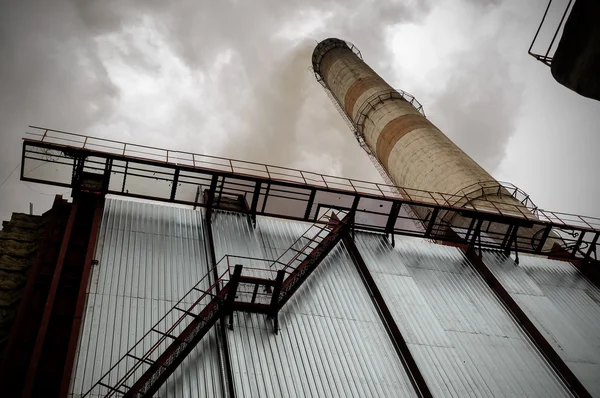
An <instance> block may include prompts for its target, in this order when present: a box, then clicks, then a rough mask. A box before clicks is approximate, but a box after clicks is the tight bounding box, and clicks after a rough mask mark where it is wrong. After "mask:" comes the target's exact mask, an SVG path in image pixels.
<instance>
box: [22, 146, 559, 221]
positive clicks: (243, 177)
mask: <svg viewBox="0 0 600 398" xmlns="http://www.w3.org/2000/svg"><path fill="white" fill-rule="evenodd" d="M25 142H26V143H27V144H28V145H31V146H35V147H41V148H49V149H53V148H54V149H56V145H52V144H48V143H41V142H38V141H29V140H25ZM61 148H62V146H61ZM78 153H80V154H81V155H82V156H84V157H85V156H99V157H110V158H113V159H115V160H122V161H127V160H129V161H135V162H137V163H139V164H145V165H149V166H156V165H157V163H161V162H158V161H153V160H148V159H141V158H131V157H128V156H125V157H123V156H120V155H115V154H112V153H103V152H97V151H90V150H79V152H78ZM161 166H163V167H168V168H175V167H179V168H180V169H181V170H182V171H190V172H200V173H205V174H212V175H215V174H217V175H219V177H232V178H236V179H241V180H246V181H250V182H252V183H255V182H256V181H262V182H269V181H270V180H268V179H264V178H261V177H259V176H249V175H236V174H235V173H228V172H223V171H220V170H213V169H203V170H202V171H199V170H198V168H192V167H186V166H180V165H178V166H174V165H172V164H162V165H161ZM208 178H209V177H208V176H207V179H208ZM24 180H26V181H31V182H39V183H46V184H49V185H56V186H65V187H70V185H69V184H64V183H58V182H52V183H49V182H48V181H44V180H39V179H24ZM169 181H170V180H169ZM360 182H362V181H360ZM276 183H277V184H278V185H281V186H284V187H291V188H298V185H302V187H304V185H303V184H298V183H294V182H288V181H277V182H276ZM376 185H377V184H376ZM306 188H307V189H311V188H310V187H306ZM314 188H316V189H323V187H322V186H315V187H314ZM326 190H327V191H330V192H335V193H342V194H346V195H348V194H349V192H350V191H346V190H342V189H336V188H329V187H327V189H326ZM422 192H424V193H427V194H430V193H429V192H427V191H422ZM110 193H118V191H111V192H110ZM353 194H358V195H360V196H362V197H368V198H373V199H378V200H390V199H383V197H385V195H383V194H382V195H372V194H367V193H353ZM405 195H406V196H407V197H408V199H409V200H410V201H411V202H415V203H414V204H416V205H420V206H421V205H422V206H427V205H431V204H428V203H425V202H420V201H417V200H413V199H411V198H410V196H409V195H407V194H406V193H405ZM130 196H135V197H142V196H144V195H130ZM147 198H153V199H157V198H156V197H150V196H147ZM434 200H435V199H434ZM390 201H391V200H390ZM173 202H175V203H188V202H185V201H173ZM435 202H436V203H437V204H438V205H439V206H440V207H451V210H458V208H452V205H450V204H449V203H448V202H447V200H446V204H440V203H439V202H438V201H437V200H435ZM190 203H191V202H190ZM432 207H433V206H432ZM461 210H465V209H461ZM554 217H555V218H557V216H556V215H554Z"/></svg>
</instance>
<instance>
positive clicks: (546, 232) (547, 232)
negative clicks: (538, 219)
mask: <svg viewBox="0 0 600 398" xmlns="http://www.w3.org/2000/svg"><path fill="white" fill-rule="evenodd" d="M551 231H552V225H548V226H546V228H545V229H544V232H543V233H542V237H541V238H540V243H538V245H537V247H536V248H535V254H540V253H541V252H542V250H543V249H544V245H545V244H546V240H547V239H548V236H550V232H551Z"/></svg>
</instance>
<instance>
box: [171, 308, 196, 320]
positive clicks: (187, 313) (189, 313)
mask: <svg viewBox="0 0 600 398" xmlns="http://www.w3.org/2000/svg"><path fill="white" fill-rule="evenodd" d="M173 308H174V309H176V310H177V311H181V312H183V313H184V314H186V315H189V316H191V317H193V318H196V317H197V316H198V315H196V314H194V313H193V312H190V311H188V310H184V309H182V308H179V307H173Z"/></svg>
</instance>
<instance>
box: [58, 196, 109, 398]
mask: <svg viewBox="0 0 600 398" xmlns="http://www.w3.org/2000/svg"><path fill="white" fill-rule="evenodd" d="M93 200H96V206H95V209H94V217H93V219H92V225H91V229H90V238H89V240H88V246H87V251H86V254H85V263H84V264H83V272H82V274H81V281H80V283H79V293H78V295H77V304H76V306H75V314H74V316H73V324H72V326H71V337H70V338H69V348H68V350H67V356H66V359H65V368H64V371H63V378H62V382H61V386H60V395H59V396H60V397H66V396H67V394H68V392H69V386H70V384H71V373H72V370H73V364H74V361H75V353H76V351H77V343H78V342H79V332H80V329H81V322H82V320H83V310H84V307H85V302H86V294H85V293H86V289H87V286H88V283H89V277H90V273H91V269H92V261H93V260H94V251H95V248H96V239H97V237H98V233H99V230H100V221H101V219H102V207H103V206H102V201H103V198H94V199H93Z"/></svg>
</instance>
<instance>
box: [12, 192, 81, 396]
mask: <svg viewBox="0 0 600 398" xmlns="http://www.w3.org/2000/svg"><path fill="white" fill-rule="evenodd" d="M78 207H79V200H78V199H74V201H73V204H72V205H71V211H70V214H69V220H68V221H67V226H66V228H65V233H64V235H63V238H62V243H61V245H60V251H59V252H58V259H57V261H56V266H55V268H54V274H53V276H52V282H51V284H50V290H49V291H48V297H47V299H46V305H45V306H44V313H43V315H42V321H41V323H40V327H39V329H38V335H37V338H36V341H35V346H34V348H33V353H32V355H31V360H30V361H29V369H28V371H27V376H26V378H25V387H24V389H23V397H29V396H31V393H32V392H33V387H34V386H35V376H36V372H37V366H38V362H39V360H40V357H41V355H42V347H43V346H44V341H45V339H46V331H47V330H48V324H49V323H50V316H51V315H52V308H53V307H54V298H55V297H56V290H57V288H58V282H59V280H60V274H61V271H62V268H63V264H64V262H65V257H66V255H67V249H68V247H69V241H70V240H71V231H73V224H74V223H75V217H76V216H77V209H78Z"/></svg>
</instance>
